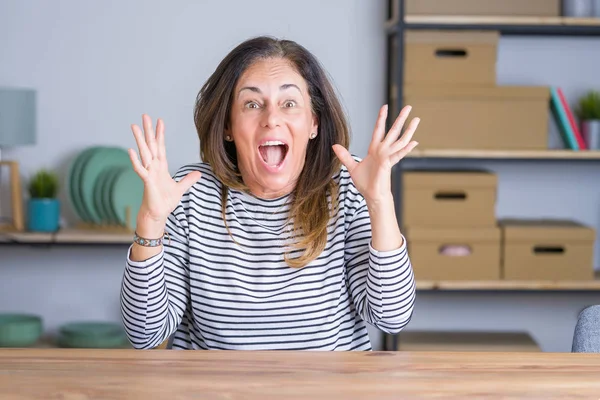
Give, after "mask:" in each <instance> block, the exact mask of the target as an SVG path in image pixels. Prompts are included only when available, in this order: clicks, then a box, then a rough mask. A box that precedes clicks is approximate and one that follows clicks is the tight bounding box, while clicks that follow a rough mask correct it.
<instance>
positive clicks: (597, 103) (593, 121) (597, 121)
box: [577, 90, 600, 150]
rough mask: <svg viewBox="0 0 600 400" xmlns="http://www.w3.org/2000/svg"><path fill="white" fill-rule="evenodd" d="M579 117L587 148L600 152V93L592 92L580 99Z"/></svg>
mask: <svg viewBox="0 0 600 400" xmlns="http://www.w3.org/2000/svg"><path fill="white" fill-rule="evenodd" d="M577 116H578V117H579V121H580V122H581V134H582V136H583V140H584V141H585V143H586V145H587V147H588V148H589V149H590V150H600V92H598V91H594V90H591V91H589V92H588V93H587V94H586V95H585V96H583V97H582V98H581V99H579V104H578V108H577Z"/></svg>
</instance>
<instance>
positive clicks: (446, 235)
mask: <svg viewBox="0 0 600 400" xmlns="http://www.w3.org/2000/svg"><path fill="white" fill-rule="evenodd" d="M405 237H406V241H407V245H408V251H409V254H410V259H411V264H412V267H413V270H414V273H415V279H416V280H421V281H423V280H436V281H438V280H444V281H472V280H483V281H489V280H498V279H500V229H499V228H498V227H487V228H420V227H412V228H408V229H406V230H405Z"/></svg>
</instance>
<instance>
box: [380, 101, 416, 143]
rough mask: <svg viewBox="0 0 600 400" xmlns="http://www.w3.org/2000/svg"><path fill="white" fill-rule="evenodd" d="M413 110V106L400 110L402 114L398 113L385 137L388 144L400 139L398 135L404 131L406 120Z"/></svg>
mask: <svg viewBox="0 0 600 400" xmlns="http://www.w3.org/2000/svg"><path fill="white" fill-rule="evenodd" d="M411 110H412V107H411V106H406V107H404V108H403V109H402V110H401V111H400V114H398V118H396V120H395V121H394V124H393V125H392V127H391V128H390V131H389V132H388V134H387V135H386V137H385V142H386V144H387V145H388V146H389V145H391V144H392V143H393V142H395V141H396V140H397V139H398V137H400V134H401V133H402V127H403V126H404V122H406V119H407V118H408V114H410V111H411Z"/></svg>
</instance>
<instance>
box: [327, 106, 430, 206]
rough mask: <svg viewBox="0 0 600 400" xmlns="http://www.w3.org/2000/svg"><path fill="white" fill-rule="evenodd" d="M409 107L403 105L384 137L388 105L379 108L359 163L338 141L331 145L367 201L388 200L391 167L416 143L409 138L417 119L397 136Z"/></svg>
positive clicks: (406, 116)
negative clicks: (368, 141) (364, 153)
mask: <svg viewBox="0 0 600 400" xmlns="http://www.w3.org/2000/svg"><path fill="white" fill-rule="evenodd" d="M411 109H412V108H411V107H410V106H406V107H404V108H403V109H402V111H400V114H399V115H398V118H396V121H394V124H393V125H392V127H391V128H390V130H389V132H388V134H387V135H385V137H384V133H385V121H386V119H387V115H388V107H387V105H384V106H383V107H381V109H380V110H379V117H378V118H377V122H376V124H375V129H374V130H373V139H372V140H371V144H370V145H369V151H368V154H367V156H366V157H365V158H364V159H362V160H361V161H360V162H356V161H355V160H354V159H353V158H352V156H351V154H350V153H349V152H348V150H347V149H345V148H344V147H343V146H341V145H339V144H336V145H334V146H333V151H334V152H335V154H336V155H337V157H338V158H339V159H340V161H341V162H342V164H344V165H345V166H346V168H348V172H349V173H350V176H351V178H352V180H353V181H354V184H355V185H356V188H357V189H358V191H359V192H360V193H361V194H362V195H363V197H364V198H365V200H366V201H367V203H373V202H381V201H385V200H387V199H389V197H390V196H391V174H392V167H393V166H394V165H395V164H396V163H398V161H400V160H401V159H402V158H403V157H404V156H406V155H407V154H408V153H410V151H412V149H414V148H415V146H417V144H418V143H417V142H416V141H413V140H412V137H413V134H414V133H415V130H416V129H417V126H418V125H419V121H420V120H419V118H414V119H413V120H412V121H411V122H410V124H409V125H408V128H407V129H406V130H405V132H404V134H403V135H402V137H401V138H400V139H398V138H399V137H400V134H401V133H402V127H403V125H404V123H405V122H406V120H407V118H408V114H409V113H410V111H411Z"/></svg>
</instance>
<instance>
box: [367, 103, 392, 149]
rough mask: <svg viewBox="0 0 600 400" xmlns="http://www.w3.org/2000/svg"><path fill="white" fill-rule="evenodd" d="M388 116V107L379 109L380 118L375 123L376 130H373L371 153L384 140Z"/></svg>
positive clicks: (384, 106)
mask: <svg viewBox="0 0 600 400" xmlns="http://www.w3.org/2000/svg"><path fill="white" fill-rule="evenodd" d="M387 116H388V105H387V104H385V105H383V106H382V107H381V108H380V109H379V116H378V117H377V122H375V128H374V129H373V139H372V140H371V145H370V146H369V151H372V150H374V147H375V146H377V145H378V144H379V143H381V141H382V140H383V136H384V135H385V121H386V120H387Z"/></svg>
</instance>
